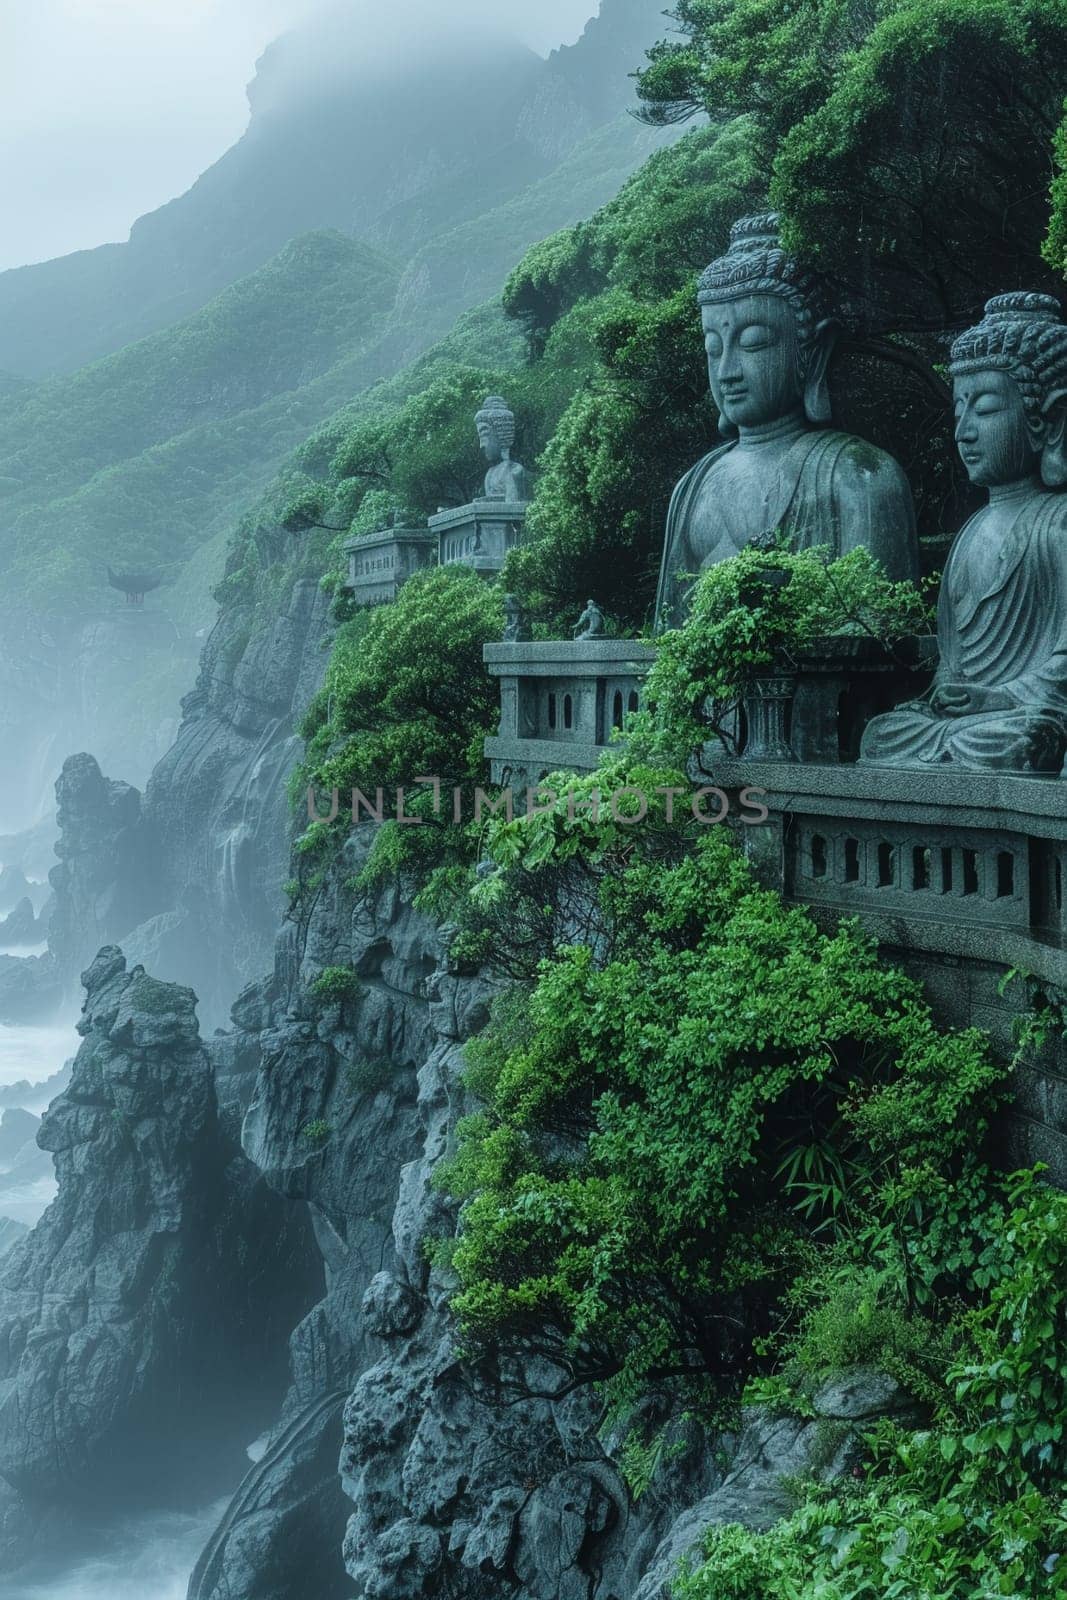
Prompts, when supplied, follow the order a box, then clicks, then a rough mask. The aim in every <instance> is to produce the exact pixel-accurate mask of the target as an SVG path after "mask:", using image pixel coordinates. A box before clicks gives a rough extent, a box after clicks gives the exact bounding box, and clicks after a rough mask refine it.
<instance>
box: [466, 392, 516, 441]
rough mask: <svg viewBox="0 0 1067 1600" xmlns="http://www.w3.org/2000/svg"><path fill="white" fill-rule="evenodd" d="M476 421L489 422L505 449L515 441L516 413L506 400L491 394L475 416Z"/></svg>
mask: <svg viewBox="0 0 1067 1600" xmlns="http://www.w3.org/2000/svg"><path fill="white" fill-rule="evenodd" d="M474 420H475V422H476V423H483V422H485V423H488V424H489V426H490V427H491V428H492V429H493V432H494V433H495V434H496V436H497V439H498V440H499V441H500V443H501V445H502V446H503V448H504V449H505V450H510V449H511V447H512V445H513V444H514V443H515V413H514V411H512V409H511V407H510V406H509V405H508V403H507V401H506V400H503V399H501V397H500V395H498V394H491V395H489V396H488V398H487V399H486V402H485V404H484V405H483V406H482V409H481V410H480V411H479V412H478V415H477V416H476V417H475V419H474Z"/></svg>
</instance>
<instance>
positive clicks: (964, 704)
mask: <svg viewBox="0 0 1067 1600" xmlns="http://www.w3.org/2000/svg"><path fill="white" fill-rule="evenodd" d="M1016 705H1017V701H1016V700H1015V699H1014V698H1013V697H1012V695H1010V694H1009V693H1008V692H1007V690H1005V689H985V688H983V687H982V686H981V685H980V684H974V683H942V684H940V685H939V686H938V687H937V688H936V689H935V690H934V692H933V694H932V695H931V696H930V706H931V709H932V710H934V711H937V712H939V713H940V714H941V716H944V717H974V716H980V715H981V714H982V713H983V712H989V713H993V712H996V711H1012V710H1014V709H1015V707H1016Z"/></svg>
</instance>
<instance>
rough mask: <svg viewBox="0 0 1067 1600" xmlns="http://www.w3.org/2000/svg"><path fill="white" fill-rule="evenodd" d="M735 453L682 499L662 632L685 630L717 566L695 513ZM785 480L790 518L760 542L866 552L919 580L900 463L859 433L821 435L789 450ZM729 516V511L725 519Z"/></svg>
mask: <svg viewBox="0 0 1067 1600" xmlns="http://www.w3.org/2000/svg"><path fill="white" fill-rule="evenodd" d="M735 448H736V445H735V444H733V443H731V444H726V445H723V446H721V447H720V448H719V449H717V450H713V451H712V452H711V454H710V455H708V456H705V457H704V459H703V461H700V462H698V463H697V465H696V466H695V467H694V468H693V470H692V471H691V472H690V473H688V474H687V476H686V477H684V478H683V479H682V481H681V483H680V484H679V485H678V487H677V489H676V490H675V492H674V498H673V499H672V501H671V508H670V512H669V514H668V517H667V538H666V543H665V547H664V556H663V567H662V570H661V573H660V582H659V594H658V597H657V601H656V618H657V622H658V624H659V626H661V627H668V628H677V627H681V625H682V623H683V622H684V621H685V614H686V610H687V606H688V594H689V589H690V588H691V586H692V580H693V578H694V576H695V575H697V574H699V572H700V571H701V569H702V567H703V566H704V565H707V564H711V563H708V562H706V561H705V560H703V559H702V557H701V555H700V554H699V552H698V550H697V548H696V546H695V545H694V533H695V532H696V530H695V529H694V527H693V520H694V512H695V510H696V508H697V506H698V505H699V503H700V502H701V500H702V499H703V492H704V489H705V486H706V485H707V484H708V480H709V479H710V478H711V477H712V475H713V474H714V472H715V469H716V468H717V467H718V465H719V464H720V462H721V461H722V460H723V457H724V456H726V455H727V454H728V453H729V452H730V451H731V450H733V449H735ZM777 478H778V480H779V484H780V487H779V491H778V493H777V494H775V495H772V497H771V498H772V500H773V501H774V502H776V503H777V504H780V505H784V507H785V510H784V513H783V514H782V515H780V517H779V519H778V525H777V526H776V527H773V528H753V529H752V530H751V531H752V535H753V536H758V535H760V534H768V535H769V534H773V533H776V532H780V533H781V534H782V535H783V536H784V538H785V539H786V541H787V542H788V544H789V546H790V548H791V549H793V550H808V549H811V548H812V547H813V546H816V545H824V546H827V547H829V550H830V552H831V556H832V557H837V556H843V555H845V554H846V552H847V551H849V550H853V549H855V548H856V547H857V546H860V545H862V546H864V547H865V548H866V549H868V550H869V551H870V552H871V554H872V556H874V557H875V558H876V559H877V560H878V561H879V562H880V563H881V565H882V567H883V568H884V569H885V571H886V573H887V575H888V576H889V577H890V578H893V579H896V580H901V579H905V578H916V577H917V576H918V542H917V538H916V532H915V508H914V505H913V503H912V498H911V490H910V488H909V487H908V480H907V478H906V477H905V475H904V472H903V471H902V469H901V468H900V466H899V465H898V464H897V462H895V461H894V460H893V458H892V456H888V455H886V454H885V452H884V451H882V450H878V449H876V448H875V446H874V445H870V444H867V443H866V441H865V440H863V439H857V438H856V437H855V436H854V435H852V434H848V433H837V432H835V431H834V430H833V429H829V428H827V429H813V430H812V431H811V432H810V433H805V434H803V435H802V436H801V437H800V438H799V439H798V440H797V442H796V443H795V444H794V445H793V446H792V447H791V448H790V449H789V451H788V452H787V454H786V456H785V458H784V460H783V461H782V462H781V464H780V465H779V467H778V468H777ZM727 510H728V508H727V507H725V506H724V517H725V515H726V513H727ZM745 542H748V541H742V543H741V544H740V545H736V546H735V548H736V549H741V548H743V545H744V543H745ZM718 559H722V557H719V558H718ZM686 574H688V578H687V577H686V576H685V575H686Z"/></svg>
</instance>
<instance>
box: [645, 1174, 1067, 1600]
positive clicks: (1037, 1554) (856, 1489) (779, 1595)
mask: <svg viewBox="0 0 1067 1600" xmlns="http://www.w3.org/2000/svg"><path fill="white" fill-rule="evenodd" d="M970 1198H971V1199H972V1200H973V1199H977V1200H978V1202H979V1204H978V1209H977V1210H974V1209H971V1210H970V1211H968V1212H966V1214H963V1213H961V1214H958V1215H956V1216H954V1217H953V1218H952V1221H953V1223H954V1226H955V1229H956V1240H957V1241H959V1239H960V1237H961V1234H962V1238H963V1239H964V1241H966V1242H968V1243H969V1242H970V1241H972V1240H974V1241H977V1242H978V1243H979V1245H980V1248H979V1249H978V1250H977V1251H976V1252H975V1254H974V1257H973V1263H974V1264H972V1265H971V1267H970V1271H969V1274H968V1276H969V1278H970V1281H971V1286H972V1287H973V1288H974V1289H975V1290H976V1291H977V1295H976V1301H977V1303H976V1304H975V1305H974V1306H973V1308H972V1309H971V1310H969V1311H964V1312H959V1313H957V1315H956V1317H955V1321H954V1325H953V1326H951V1328H950V1329H949V1332H948V1338H947V1340H946V1339H945V1335H942V1338H943V1341H944V1342H945V1343H946V1344H947V1347H948V1348H947V1351H946V1355H945V1358H944V1359H943V1360H942V1362H940V1363H939V1365H940V1374H939V1382H938V1383H937V1384H936V1385H935V1386H934V1388H933V1391H932V1394H931V1406H930V1411H931V1415H930V1421H929V1423H928V1425H927V1426H925V1427H923V1428H921V1429H920V1430H918V1431H908V1430H906V1429H904V1428H902V1427H900V1426H899V1425H896V1424H892V1423H889V1422H884V1423H882V1424H881V1425H880V1426H878V1427H877V1428H876V1429H874V1430H873V1432H872V1433H871V1435H870V1437H869V1439H868V1454H869V1461H868V1466H867V1471H866V1473H865V1475H864V1477H863V1479H862V1481H861V1482H860V1483H855V1482H854V1483H852V1484H851V1485H850V1486H849V1487H847V1488H845V1489H841V1488H837V1489H835V1490H833V1491H832V1492H831V1491H829V1490H824V1491H819V1490H817V1489H811V1490H810V1491H809V1493H808V1495H807V1497H806V1498H805V1499H804V1501H803V1503H802V1504H801V1506H800V1507H799V1509H798V1510H797V1512H796V1513H795V1515H793V1516H792V1517H790V1518H788V1519H787V1520H786V1521H784V1522H782V1523H780V1524H778V1525H777V1526H776V1527H775V1528H773V1529H772V1530H771V1531H770V1532H769V1533H767V1534H754V1533H751V1532H749V1531H748V1530H745V1529H741V1528H724V1529H715V1530H713V1531H712V1532H711V1533H710V1534H709V1537H708V1541H707V1550H706V1555H707V1559H706V1562H705V1563H704V1564H703V1565H699V1566H698V1567H697V1570H696V1571H695V1572H693V1573H692V1574H691V1575H690V1576H688V1577H686V1578H684V1579H682V1580H681V1581H680V1582H679V1584H678V1585H677V1588H676V1593H677V1594H678V1596H679V1600H734V1597H736V1600H882V1597H886V1600H898V1597H899V1600H905V1597H906V1600H945V1597H948V1600H957V1597H958V1600H965V1597H966V1600H992V1597H994V1596H1001V1597H1002V1596H1010V1597H1014V1600H1032V1597H1034V1596H1037V1595H1050V1596H1051V1595H1062V1594H1065V1593H1067V1560H1065V1559H1064V1556H1063V1552H1064V1541H1065V1539H1067V1508H1065V1505H1064V1501H1063V1482H1064V1469H1065V1467H1067V1447H1065V1442H1064V1420H1065V1418H1067V1358H1065V1355H1064V1350H1065V1342H1064V1341H1065V1335H1067V1282H1065V1277H1064V1272H1063V1263H1064V1256H1065V1252H1067V1196H1064V1195H1062V1194H1056V1193H1054V1192H1052V1191H1050V1190H1048V1189H1046V1188H1044V1187H1043V1186H1041V1185H1040V1184H1035V1183H1034V1181H1033V1179H1032V1178H1031V1177H1029V1176H1027V1177H1025V1178H1023V1179H1020V1180H1018V1181H1017V1182H1016V1184H1015V1185H1014V1186H1013V1187H1012V1188H1010V1189H1008V1190H1006V1191H1001V1189H1000V1188H999V1187H998V1186H989V1188H988V1191H987V1193H986V1194H985V1195H984V1196H983V1195H980V1194H978V1193H976V1194H975V1195H974V1196H972V1197H970ZM944 1220H946V1221H947V1220H948V1219H947V1218H945V1219H944ZM927 1238H928V1240H929V1235H927ZM938 1245H941V1246H942V1249H944V1248H945V1247H947V1249H948V1250H951V1249H952V1237H951V1234H950V1233H949V1232H947V1231H946V1232H944V1233H943V1234H941V1235H940V1237H936V1236H935V1244H934V1254H935V1255H937V1254H938V1253H939V1252H938V1250H937V1246H938ZM934 1264H935V1265H936V1263H934ZM883 1293H884V1289H883ZM880 1353H881V1354H883V1355H884V1347H883V1350H882V1351H881V1352H880ZM809 1356H810V1352H809Z"/></svg>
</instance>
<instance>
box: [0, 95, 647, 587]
mask: <svg viewBox="0 0 1067 1600" xmlns="http://www.w3.org/2000/svg"><path fill="white" fill-rule="evenodd" d="M661 142H662V136H661V135H658V134H656V133H654V132H653V131H652V130H649V129H647V128H642V127H641V125H640V124H638V123H636V122H635V121H634V120H633V119H632V118H628V117H625V118H616V119H615V120H614V122H612V123H611V124H609V125H608V126H607V127H605V128H602V129H598V130H596V131H595V132H594V133H593V134H591V135H590V136H589V137H588V138H587V139H586V140H583V141H582V143H581V144H580V145H579V146H578V148H577V149H576V150H574V151H573V152H571V153H570V154H569V155H568V156H567V158H566V159H565V160H564V161H563V162H562V163H561V165H560V167H559V168H558V169H557V170H555V171H553V172H552V173H550V174H549V175H548V176H547V177H545V178H543V179H541V180H540V181H538V182H537V183H534V184H532V185H530V186H529V187H528V188H526V189H524V190H523V191H522V192H521V193H520V194H518V195H513V196H512V197H510V198H509V199H508V200H507V202H506V203H505V204H504V205H503V206H500V207H497V208H495V209H491V210H489V211H488V212H487V213H486V215H485V216H483V217H479V218H478V219H477V221H475V222H472V223H470V224H468V225H466V226H465V227H463V228H457V229H453V230H450V231H447V232H446V233H445V234H443V235H442V237H441V239H440V240H437V239H434V240H432V241H429V242H427V244H426V245H425V246H424V247H423V249H422V250H421V251H420V252H419V253H418V254H417V255H416V256H415V258H414V259H413V261H412V262H411V263H410V264H409V265H408V266H407V268H406V270H405V271H404V272H403V273H402V274H400V273H398V271H397V269H396V268H395V267H394V266H393V265H392V264H391V263H390V262H389V261H388V260H387V259H386V258H384V257H383V256H382V255H381V254H380V252H378V251H376V250H373V249H371V248H370V247H369V246H366V245H364V244H360V243H358V242H357V241H354V240H352V239H349V238H347V237H345V236H343V235H341V234H337V233H317V234H312V235H308V236H306V237H304V238H302V239H299V240H295V241H294V242H293V243H292V244H290V245H289V246H287V247H286V249H285V250H283V251H282V252H281V253H280V255H279V256H278V257H277V258H276V259H275V260H274V261H272V262H270V263H269V264H268V265H267V266H266V267H264V268H262V269H261V270H260V271H259V272H256V273H254V274H253V275H252V276H251V277H250V278H248V279H246V280H243V281H242V282H241V283H239V284H236V285H234V286H233V287H232V288H231V289H229V290H227V291H225V292H224V293H223V294H222V295H220V296H219V297H218V298H217V299H216V300H215V301H213V302H212V303H211V304H210V305H209V306H207V307H205V308H204V309H203V311H200V312H198V313H196V315H195V316H193V317H190V318H188V319H187V320H186V321H185V322H184V323H180V324H178V325H177V326H176V327H174V328H169V329H167V330H165V331H164V332H161V333H158V334H154V335H152V336H151V337H150V338H147V339H144V340H141V341H140V342H139V343H138V344H136V345H133V346H131V347H130V348H129V349H127V350H124V351H121V352H119V354H117V355H115V356H110V357H107V358H106V359H104V360H103V361H100V362H97V363H95V364H94V365H92V366H91V367H88V368H85V369H83V370H82V371H80V372H78V373H75V374H74V375H73V376H71V377H69V378H55V379H49V380H46V381H45V382H43V383H41V384H38V385H35V386H31V385H27V384H20V385H17V386H16V388H15V393H14V395H13V396H12V397H11V398H10V399H9V400H8V401H7V402H6V403H5V401H4V400H3V398H2V396H0V525H6V527H7V528H8V529H9V530H10V536H9V538H8V539H7V541H6V543H5V545H4V550H3V554H2V555H0V571H5V572H6V581H7V582H8V583H9V584H10V585H11V586H12V589H13V590H14V591H15V592H18V593H21V594H24V595H26V596H27V597H28V598H29V599H30V600H31V601H32V603H33V604H34V605H35V606H38V607H40V608H41V609H48V610H58V611H62V610H63V609H65V608H66V607H68V606H70V605H71V604H72V603H74V602H75V601H76V600H77V601H78V602H79V603H80V601H81V599H82V598H83V597H84V595H85V593H86V591H87V589H88V590H89V591H91V590H92V589H93V587H94V586H95V587H97V588H100V587H101V586H102V585H103V584H104V583H105V582H106V572H105V568H104V563H105V562H107V561H110V562H111V564H112V565H116V566H118V565H121V564H123V563H124V562H130V563H134V564H136V565H138V566H144V565H149V566H151V565H155V566H162V567H166V568H168V569H170V570H169V577H170V580H171V581H173V582H177V583H179V585H180V587H181V589H182V590H183V591H186V590H189V589H190V583H191V581H192V579H193V578H194V577H195V576H196V575H197V574H199V573H200V572H201V567H200V565H199V564H198V565H197V567H196V569H195V572H194V573H193V574H190V575H189V580H187V581H184V582H183V581H182V579H181V577H180V568H181V565H182V563H183V562H184V561H185V559H186V558H187V557H189V556H190V555H191V554H192V553H193V552H194V551H197V550H199V549H201V548H202V547H203V546H204V545H211V544H212V542H213V541H217V540H218V538H219V537H220V536H221V534H222V532H223V530H224V529H226V528H227V527H228V526H229V525H231V524H232V521H233V518H234V516H235V515H237V514H238V512H239V511H240V509H241V508H242V507H243V506H246V505H248V503H249V502H250V501H252V500H254V499H255V497H256V496H257V495H258V494H259V493H260V491H261V490H262V489H263V488H264V486H265V485H266V484H267V483H268V482H269V480H270V478H271V476H272V474H273V473H274V472H275V471H276V470H277V468H278V465H279V463H280V462H282V461H283V460H284V458H285V456H286V454H287V453H288V452H289V451H291V450H293V449H294V447H296V446H297V445H298V444H299V443H300V442H301V441H302V440H303V439H306V437H307V435H308V433H309V431H310V430H311V429H313V428H314V427H315V426H316V424H318V423H319V422H320V421H321V419H322V418H324V417H328V416H329V415H330V414H331V413H332V412H334V411H335V410H336V409H337V408H338V407H339V406H343V405H344V404H345V402H346V401H347V400H349V398H350V397H352V396H354V395H358V394H359V393H360V392H361V391H362V390H364V389H366V388H367V387H368V386H369V385H373V384H374V383H376V382H378V381H379V380H380V379H382V378H384V377H388V376H389V375H390V374H391V373H393V372H395V371H396V370H397V369H398V368H400V369H401V370H403V369H404V366H405V363H410V361H411V358H412V357H413V356H417V355H418V354H419V352H420V351H421V350H422V349H424V348H425V347H426V346H427V345H430V344H432V342H433V340H434V338H435V337H439V336H440V335H441V334H443V333H444V332H445V330H446V329H447V328H448V326H449V324H450V322H451V321H452V319H453V317H454V316H455V315H456V312H457V310H459V309H460V308H461V307H462V306H464V305H466V304H470V303H472V302H474V301H477V300H479V299H481V298H483V297H485V296H488V295H489V294H491V293H493V292H494V291H497V290H498V289H499V285H500V283H501V282H502V280H503V278H504V277H505V275H506V274H507V272H508V271H509V269H510V268H511V267H512V265H513V264H514V262H515V261H516V260H517V259H518V257H519V256H520V255H521V254H522V251H523V249H524V248H525V247H527V246H528V245H529V243H530V242H531V241H533V240H535V239H537V238H539V237H540V236H541V235H542V234H543V233H544V232H545V230H546V229H551V228H552V227H555V226H558V225H559V224H560V223H561V222H565V221H569V220H571V219H573V218H575V217H578V216H582V215H584V214H585V213H586V212H587V211H588V210H590V209H593V208H595V206H596V205H597V204H598V203H600V202H602V201H603V200H604V199H605V198H606V197H608V196H609V195H611V194H613V193H614V192H615V191H616V190H617V189H618V187H619V185H620V184H621V183H622V182H623V181H624V180H625V178H626V176H627V175H628V174H629V173H630V172H632V170H633V169H634V167H635V166H637V165H638V164H639V163H640V161H641V160H642V158H643V157H644V156H645V155H646V154H647V152H648V151H649V149H650V148H653V147H654V146H655V145H656V144H658V143H661ZM401 387H402V388H403V385H402V386H401ZM23 390H25V391H26V392H25V394H22V391H23ZM20 397H21V398H20ZM200 592H201V598H202V604H201V607H200V611H199V614H200V615H203V609H204V605H206V603H207V589H206V588H203V587H202V588H201V590H200ZM177 598H178V597H177V596H174V597H171V599H172V600H173V599H177ZM189 599H190V600H191V599H192V594H191V591H190V594H189ZM168 604H170V601H168ZM181 610H182V612H183V614H189V606H188V605H187V604H186V603H184V602H183V603H182V604H181ZM192 614H193V615H195V614H197V613H196V609H195V607H194V608H193V611H192Z"/></svg>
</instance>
